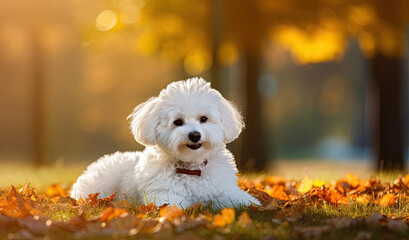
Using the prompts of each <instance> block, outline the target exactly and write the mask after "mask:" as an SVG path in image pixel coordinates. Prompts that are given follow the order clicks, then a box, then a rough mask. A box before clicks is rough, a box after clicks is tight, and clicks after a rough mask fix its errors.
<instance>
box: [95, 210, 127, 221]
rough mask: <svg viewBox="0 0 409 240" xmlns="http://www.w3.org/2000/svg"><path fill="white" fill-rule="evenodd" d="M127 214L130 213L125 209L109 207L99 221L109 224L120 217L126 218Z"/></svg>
mask: <svg viewBox="0 0 409 240" xmlns="http://www.w3.org/2000/svg"><path fill="white" fill-rule="evenodd" d="M127 213H128V212H127V211H126V210H125V209H122V208H113V207H109V208H107V209H105V210H104V212H103V213H102V215H101V217H100V218H99V220H100V221H103V222H109V221H111V220H112V219H114V218H117V217H120V216H124V214H127Z"/></svg>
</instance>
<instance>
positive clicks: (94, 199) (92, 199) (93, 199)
mask: <svg viewBox="0 0 409 240" xmlns="http://www.w3.org/2000/svg"><path fill="white" fill-rule="evenodd" d="M98 195H99V193H91V194H90V195H88V198H87V199H85V201H87V202H88V203H89V204H90V205H91V206H96V205H98Z"/></svg>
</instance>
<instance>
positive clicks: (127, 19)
mask: <svg viewBox="0 0 409 240" xmlns="http://www.w3.org/2000/svg"><path fill="white" fill-rule="evenodd" d="M139 17H140V15H139V10H138V9H137V8H136V7H135V6H133V5H129V6H127V7H125V8H124V10H122V12H121V15H120V18H121V21H122V22H123V23H126V24H134V23H136V22H137V21H138V20H139Z"/></svg>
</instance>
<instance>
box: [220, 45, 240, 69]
mask: <svg viewBox="0 0 409 240" xmlns="http://www.w3.org/2000/svg"><path fill="white" fill-rule="evenodd" d="M238 58H239V51H238V49H237V47H236V45H234V44H233V43H231V42H225V43H223V44H222V45H221V46H220V48H219V49H218V51H217V59H218V60H219V62H220V64H222V65H225V66H230V65H233V64H234V63H235V62H237V59H238Z"/></svg>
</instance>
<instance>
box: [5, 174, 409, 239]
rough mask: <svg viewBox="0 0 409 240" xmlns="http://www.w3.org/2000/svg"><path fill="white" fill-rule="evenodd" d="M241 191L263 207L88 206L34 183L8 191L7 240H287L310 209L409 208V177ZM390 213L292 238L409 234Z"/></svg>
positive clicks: (110, 200)
mask: <svg viewBox="0 0 409 240" xmlns="http://www.w3.org/2000/svg"><path fill="white" fill-rule="evenodd" d="M239 186H240V187H241V188H242V189H243V190H245V191H248V192H249V193H250V194H252V195H253V196H254V197H256V198H257V199H259V200H260V202H261V205H256V204H252V205H251V206H250V207H248V208H243V207H238V208H235V209H233V208H223V207H222V208H220V209H217V208H216V207H213V208H212V207H211V205H212V204H210V206H209V205H207V204H205V203H198V204H195V205H193V206H192V207H190V208H187V209H181V208H179V207H177V206H169V205H166V204H165V205H163V206H159V207H158V206H155V205H154V204H153V203H149V204H140V203H135V202H133V201H132V200H131V199H127V198H126V196H124V199H122V200H120V201H114V197H115V195H116V194H113V195H112V196H110V197H107V198H102V199H101V198H98V195H99V194H98V193H95V194H90V195H89V196H88V198H86V199H79V200H75V199H72V198H71V197H69V196H68V189H65V188H63V187H61V186H60V185H58V184H54V185H51V186H50V187H48V188H47V189H46V190H45V191H44V192H40V191H37V190H35V189H34V188H32V187H30V184H29V183H27V184H25V186H23V187H22V188H20V189H17V188H16V187H14V186H10V187H8V188H5V189H2V190H0V238H1V239H3V238H8V239H43V238H44V237H47V238H49V239H70V238H72V237H73V236H75V238H80V239H81V238H89V237H91V238H92V237H97V238H98V237H110V236H119V237H142V238H147V237H148V238H150V237H153V238H156V239H169V238H181V239H195V238H197V239H200V238H203V237H206V236H208V235H212V236H213V235H215V234H216V235H220V236H225V237H226V236H235V238H241V237H244V238H259V237H262V236H264V235H277V236H280V234H281V233H282V232H277V231H278V230H277V231H276V232H275V231H274V226H276V225H277V224H278V225H277V226H278V228H279V229H281V228H284V229H286V228H288V227H289V226H291V223H293V222H297V221H305V219H310V220H311V214H309V213H308V208H309V207H313V208H314V209H317V208H318V209H319V208H325V207H328V206H331V207H332V209H342V207H343V206H351V205H354V204H355V205H354V206H375V207H378V209H381V210H382V209H383V210H388V209H394V208H396V209H398V208H400V207H402V206H407V205H408V202H409V201H408V197H407V194H408V187H409V175H407V176H405V177H398V178H397V179H396V180H395V181H393V182H391V183H381V181H380V180H379V179H378V178H371V179H368V180H361V179H359V178H358V177H357V176H355V175H353V174H349V173H348V174H346V175H345V176H344V177H343V178H341V179H339V180H337V181H334V182H324V181H322V180H319V179H311V178H310V177H309V176H307V175H306V176H305V177H304V178H303V179H301V180H299V181H294V180H291V181H286V180H285V179H283V178H280V177H274V176H267V177H258V178H255V179H247V178H241V179H240V180H239ZM383 210H382V211H383ZM382 211H380V212H378V213H375V214H368V216H364V215H363V216H362V217H360V218H347V217H342V216H341V217H337V218H330V219H327V220H326V221H325V224H324V225H321V226H307V227H299V226H296V227H294V228H293V231H291V234H290V235H291V236H293V237H300V238H310V235H311V234H313V237H314V236H315V237H317V236H318V238H319V237H320V236H321V235H322V234H324V233H326V232H328V231H331V229H342V228H345V227H351V226H376V227H378V228H381V229H382V228H385V229H387V230H388V231H392V232H393V231H395V232H396V231H397V232H401V231H403V230H407V229H408V226H407V222H409V214H408V215H407V214H406V213H405V212H403V213H402V212H399V211H397V212H396V214H393V213H390V212H389V213H386V212H382ZM392 212H393V211H392ZM266 214H267V215H266ZM261 216H263V217H261ZM266 216H267V217H266ZM266 219H267V220H266ZM277 226H276V227H277ZM280 231H281V230H280ZM229 234H230V235H229ZM246 234H247V235H246ZM294 234H295V235H294ZM314 234H318V235H314ZM240 236H241V237H240Z"/></svg>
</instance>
